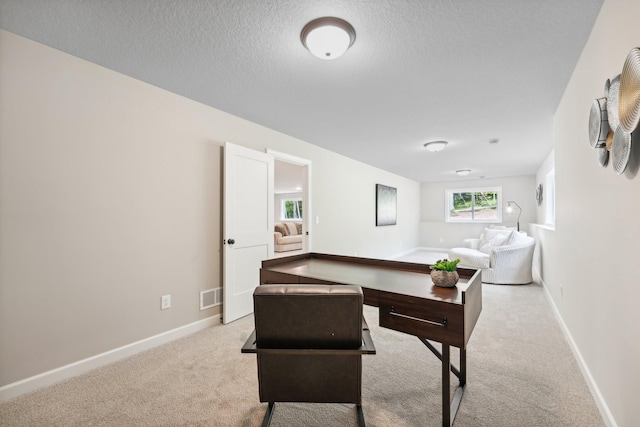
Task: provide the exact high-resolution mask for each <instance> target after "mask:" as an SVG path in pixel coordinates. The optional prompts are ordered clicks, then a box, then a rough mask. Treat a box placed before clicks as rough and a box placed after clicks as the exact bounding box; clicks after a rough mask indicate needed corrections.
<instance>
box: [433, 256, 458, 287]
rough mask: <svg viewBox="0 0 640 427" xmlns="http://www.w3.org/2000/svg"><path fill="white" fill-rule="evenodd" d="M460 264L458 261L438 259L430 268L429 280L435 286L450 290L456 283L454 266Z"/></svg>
mask: <svg viewBox="0 0 640 427" xmlns="http://www.w3.org/2000/svg"><path fill="white" fill-rule="evenodd" d="M459 262H460V260H459V259H456V260H453V261H449V260H448V259H446V258H445V259H439V260H438V261H436V263H435V264H433V265H430V266H429V267H431V280H432V281H433V284H434V285H436V286H441V287H443V288H451V287H453V286H455V285H456V283H458V279H459V278H460V276H458V272H457V271H456V266H457V265H458V263H459Z"/></svg>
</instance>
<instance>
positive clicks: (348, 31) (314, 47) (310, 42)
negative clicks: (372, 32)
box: [300, 16, 356, 60]
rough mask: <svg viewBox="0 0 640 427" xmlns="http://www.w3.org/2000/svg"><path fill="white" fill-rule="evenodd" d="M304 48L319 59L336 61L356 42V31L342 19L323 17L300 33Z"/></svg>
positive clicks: (315, 20)
mask: <svg viewBox="0 0 640 427" xmlns="http://www.w3.org/2000/svg"><path fill="white" fill-rule="evenodd" d="M300 40H302V44H303V45H304V47H306V48H307V49H309V52H311V53H312V54H313V55H314V56H316V57H318V58H320V59H325V60H328V59H336V58H338V57H340V56H341V55H342V54H343V53H345V52H346V51H347V49H349V48H350V47H351V45H352V44H353V42H354V41H355V40H356V31H355V30H354V29H353V27H352V26H351V24H349V23H348V22H347V21H345V20H344V19H340V18H334V17H331V16H325V17H324V18H318V19H314V20H313V21H311V22H309V23H308V24H307V25H305V26H304V28H303V29H302V32H301V33H300Z"/></svg>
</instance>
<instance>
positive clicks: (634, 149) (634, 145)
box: [624, 127, 640, 179]
mask: <svg viewBox="0 0 640 427" xmlns="http://www.w3.org/2000/svg"><path fill="white" fill-rule="evenodd" d="M638 169H640V127H638V128H636V130H635V131H633V133H632V134H631V153H629V163H628V164H627V168H626V169H625V171H624V176H625V177H627V178H628V179H633V178H635V177H636V175H637V174H638Z"/></svg>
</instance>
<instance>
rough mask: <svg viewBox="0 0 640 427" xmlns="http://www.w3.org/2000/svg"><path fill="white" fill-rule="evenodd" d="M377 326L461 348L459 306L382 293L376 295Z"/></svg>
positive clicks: (462, 340) (462, 322) (462, 330)
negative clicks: (377, 300)
mask: <svg viewBox="0 0 640 427" xmlns="http://www.w3.org/2000/svg"><path fill="white" fill-rule="evenodd" d="M379 304H380V305H379V311H380V326H382V327H383V328H389V329H393V330H396V331H400V332H404V333H407V334H412V335H416V336H418V337H421V338H426V339H430V340H434V341H437V342H442V343H446V344H449V345H453V346H455V347H459V348H464V309H463V307H462V305H459V304H451V303H446V302H442V301H433V300H424V299H421V298H413V297H408V296H406V295H397V294H391V293H386V292H380V295H379Z"/></svg>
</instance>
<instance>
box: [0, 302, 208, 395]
mask: <svg viewBox="0 0 640 427" xmlns="http://www.w3.org/2000/svg"><path fill="white" fill-rule="evenodd" d="M217 324H220V315H219V314H216V315H214V316H212V317H208V318H206V319H202V320H199V321H197V322H193V323H190V324H188V325H185V326H181V327H179V328H175V329H172V330H170V331H166V332H163V333H161V334H158V335H154V336H152V337H149V338H145V339H143V340H140V341H136V342H134V343H131V344H127V345H125V346H122V347H119V348H116V349H113V350H109V351H106V352H104V353H101V354H98V355H95V356H92V357H88V358H86V359H83V360H79V361H77V362H73V363H70V364H68V365H65V366H61V367H59V368H56V369H52V370H50V371H47V372H43V373H41V374H38V375H34V376H32V377H30V378H25V379H23V380H20V381H16V382H14V383H11V384H7V385H5V386H2V387H0V402H6V401H8V400H10V399H13V398H15V397H18V396H21V395H23V394H26V393H29V392H32V391H35V390H37V389H39V388H42V387H47V386H50V385H52V384H55V383H58V382H60V381H63V380H66V379H69V378H72V377H75V376H78V375H80V374H84V373H86V372H89V371H91V370H93V369H96V368H99V367H101V366H104V365H108V364H109V363H113V362H117V361H118V360H122V359H124V358H126V357H129V356H132V355H134V354H137V353H140V352H142V351H145V350H149V349H151V348H153V347H157V346H159V345H162V344H166V343H168V342H171V341H173V340H176V339H178V338H182V337H184V336H187V335H190V334H192V333H194V332H198V331H200V330H202V329H206V328H208V327H210V326H214V325H217Z"/></svg>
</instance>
